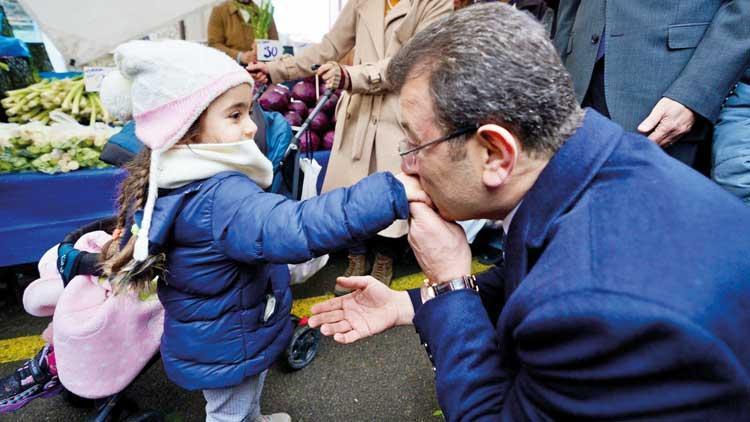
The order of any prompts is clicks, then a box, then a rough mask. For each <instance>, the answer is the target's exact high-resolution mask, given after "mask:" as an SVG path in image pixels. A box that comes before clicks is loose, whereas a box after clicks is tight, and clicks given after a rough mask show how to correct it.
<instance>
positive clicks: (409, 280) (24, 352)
mask: <svg viewBox="0 0 750 422" xmlns="http://www.w3.org/2000/svg"><path fill="white" fill-rule="evenodd" d="M487 268H489V267H487V266H485V265H482V264H480V263H479V262H476V261H474V262H473V263H472V266H471V270H472V272H473V273H478V272H480V271H484V270H486V269H487ZM422 280H424V274H423V273H417V274H411V275H407V276H403V277H399V278H396V279H394V280H393V282H392V283H391V287H392V288H393V289H395V290H409V289H413V288H416V287H419V286H421V285H422ZM331 287H333V286H331ZM332 297H333V294H326V295H323V296H315V297H308V298H305V299H298V300H295V301H294V303H293V304H292V314H293V315H297V316H310V308H311V307H312V306H313V305H315V304H316V303H320V302H323V301H326V300H328V299H330V298H332ZM42 346H44V340H42V338H41V337H39V336H38V335H36V336H26V337H16V338H10V339H6V340H0V364H2V363H8V362H15V361H20V360H25V359H28V358H30V357H31V356H34V354H36V352H37V351H38V350H39V349H40V348H41V347H42Z"/></svg>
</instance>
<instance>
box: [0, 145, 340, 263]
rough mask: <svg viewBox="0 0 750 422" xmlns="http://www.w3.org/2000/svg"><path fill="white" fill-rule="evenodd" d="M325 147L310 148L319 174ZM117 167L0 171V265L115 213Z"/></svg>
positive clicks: (25, 259) (29, 257)
mask: <svg viewBox="0 0 750 422" xmlns="http://www.w3.org/2000/svg"><path fill="white" fill-rule="evenodd" d="M329 156H330V151H318V152H315V154H314V157H315V159H316V160H317V161H318V162H319V163H320V165H321V166H322V167H323V170H322V171H321V174H320V177H319V178H318V183H317V184H318V191H320V187H321V186H322V184H323V179H324V178H325V171H326V167H328V158H329ZM124 178H125V171H124V170H121V169H102V170H79V171H74V172H70V173H65V174H56V175H47V174H43V173H33V172H26V173H13V174H6V175H0V267H7V266H11V265H18V264H26V263H32V262H36V261H38V260H39V258H41V256H42V254H43V253H44V252H45V251H46V250H47V249H49V248H50V247H52V245H54V244H56V243H59V242H60V241H61V240H62V238H63V237H65V235H66V234H67V233H69V232H71V231H73V230H75V229H77V228H79V227H81V226H83V225H85V224H87V223H89V222H91V221H94V220H99V219H103V218H107V217H109V216H112V215H114V214H115V212H116V204H115V199H116V189H117V186H118V185H119V183H120V182H121V181H122V180H123V179H124Z"/></svg>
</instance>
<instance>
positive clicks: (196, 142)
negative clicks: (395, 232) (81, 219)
mask: <svg viewBox="0 0 750 422" xmlns="http://www.w3.org/2000/svg"><path fill="white" fill-rule="evenodd" d="M115 62H116V64H117V67H118V70H119V71H114V72H112V73H110V74H109V75H108V76H107V77H106V78H105V80H104V82H103V86H102V92H101V97H102V101H103V102H104V105H105V107H107V108H108V109H109V111H111V112H112V113H114V114H116V115H117V116H118V117H120V118H121V119H123V120H125V119H127V118H129V117H130V116H131V115H132V118H133V119H134V120H135V123H136V135H137V136H138V138H139V139H140V140H141V141H142V142H143V143H144V144H145V145H146V146H147V147H148V149H147V150H145V151H144V152H142V153H141V154H140V155H139V156H138V157H137V158H136V159H135V160H134V162H133V163H132V164H131V166H130V173H129V176H128V178H127V179H126V180H125V181H124V182H123V185H122V190H121V195H120V198H119V216H118V223H117V226H118V230H116V231H115V232H116V234H115V238H117V237H118V235H119V233H122V235H121V237H120V238H119V240H117V241H113V242H112V243H111V245H109V246H108V247H105V250H104V251H103V259H104V261H103V268H104V271H105V274H106V275H107V276H109V277H110V280H112V281H113V283H116V284H118V285H120V286H123V287H142V286H144V285H145V284H146V283H148V282H149V281H150V280H152V279H153V278H154V277H156V276H158V277H159V282H158V294H159V299H160V300H161V302H162V304H163V305H164V308H165V318H164V334H163V337H162V341H161V355H162V359H163V362H164V368H165V371H166V373H167V375H168V376H169V378H170V379H171V380H172V381H174V382H175V383H177V384H178V385H179V386H181V387H183V388H186V389H189V390H197V389H199V390H203V395H204V397H205V399H206V401H207V404H206V420H208V421H219V420H221V421H230V420H231V421H242V420H249V421H252V420H274V421H275V420H279V421H283V420H290V418H289V416H288V415H286V414H275V415H271V416H270V417H269V416H262V415H261V414H260V406H259V403H260V393H261V390H262V387H263V380H264V377H265V375H266V373H267V370H268V368H269V367H270V366H271V365H272V364H273V363H274V361H275V360H276V359H277V357H278V356H279V355H280V354H281V353H282V351H283V350H284V348H285V347H286V346H287V344H288V343H289V340H290V337H291V334H292V324H291V321H290V317H289V312H290V309H291V304H292V297H291V292H290V289H289V273H288V267H287V265H286V264H288V263H295V262H303V261H306V260H308V259H310V258H312V257H314V256H318V255H321V254H324V253H326V252H328V251H331V250H334V249H339V248H344V247H346V246H347V245H350V244H352V243H355V242H359V241H363V240H364V239H367V238H369V237H371V236H373V235H374V234H375V233H377V232H378V231H380V230H382V229H384V228H385V227H387V226H388V225H389V224H391V223H392V222H393V221H394V220H396V219H403V218H406V217H407V214H408V202H407V197H408V196H414V199H416V197H417V196H421V195H423V193H422V192H420V191H418V189H414V191H415V192H414V193H411V190H412V189H411V188H410V189H409V192H407V190H406V189H405V187H404V186H405V185H404V184H402V182H401V181H399V180H397V178H396V177H394V176H392V175H391V174H390V173H379V174H375V175H373V176H371V177H369V178H367V179H365V180H363V181H362V182H360V183H358V184H357V185H355V186H352V187H351V188H348V189H340V190H336V191H332V192H330V193H328V194H326V195H323V196H319V197H316V198H314V199H311V200H308V201H304V202H297V201H292V200H287V199H286V198H284V197H282V196H279V195H275V194H271V193H266V192H264V190H263V189H264V188H267V187H268V186H269V185H270V184H271V181H272V178H273V172H272V169H271V163H270V162H269V161H268V159H267V158H266V157H265V156H264V155H263V154H262V153H261V152H260V151H259V149H258V147H257V146H256V144H255V142H254V141H253V135H254V134H255V131H256V126H255V124H253V122H252V120H251V119H250V110H251V104H250V102H251V98H252V79H251V78H250V76H249V74H248V73H247V72H246V71H245V70H244V69H243V68H242V67H240V66H239V65H238V64H237V63H236V62H235V61H234V60H232V59H231V58H229V57H227V56H226V55H224V54H223V53H221V52H220V51H218V50H214V49H211V48H208V47H204V46H201V45H198V44H193V43H189V42H184V41H161V42H150V41H132V42H129V43H126V44H123V45H121V46H120V47H119V48H117V50H116V51H115ZM399 177H403V176H399ZM407 180H408V179H407V178H406V177H403V181H404V182H406V181H407ZM410 199H411V198H410ZM131 233H132V234H131Z"/></svg>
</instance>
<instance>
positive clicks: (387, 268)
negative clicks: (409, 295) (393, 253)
mask: <svg viewBox="0 0 750 422" xmlns="http://www.w3.org/2000/svg"><path fill="white" fill-rule="evenodd" d="M370 275H371V276H373V277H375V278H377V279H378V280H379V281H380V282H381V283H383V284H385V285H386V286H390V285H391V279H393V258H391V257H388V256H385V255H382V254H379V253H378V254H375V263H373V264H372V272H371V273H370Z"/></svg>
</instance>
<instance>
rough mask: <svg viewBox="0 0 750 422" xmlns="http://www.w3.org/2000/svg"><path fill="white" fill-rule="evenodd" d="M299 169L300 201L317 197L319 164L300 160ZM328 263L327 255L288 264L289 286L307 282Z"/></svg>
mask: <svg viewBox="0 0 750 422" xmlns="http://www.w3.org/2000/svg"><path fill="white" fill-rule="evenodd" d="M299 167H300V170H301V171H302V173H303V179H302V195H301V197H300V199H301V200H303V201H304V200H305V199H309V198H312V197H314V196H317V195H318V192H317V189H316V187H315V184H316V182H317V180H318V175H319V174H320V171H321V170H322V167H321V166H320V164H318V162H317V161H315V160H314V159H310V158H301V159H300V160H299ZM327 263H328V255H327V254H326V255H323V256H319V257H317V258H313V259H311V260H309V261H307V262H303V263H301V264H290V265H289V273H290V274H291V277H292V281H291V284H300V283H304V282H305V281H307V280H308V279H309V278H310V277H312V276H313V275H315V274H316V273H317V272H318V271H320V269H321V268H323V267H325V266H326V264H327Z"/></svg>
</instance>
